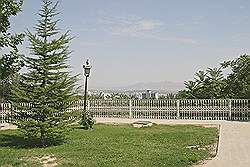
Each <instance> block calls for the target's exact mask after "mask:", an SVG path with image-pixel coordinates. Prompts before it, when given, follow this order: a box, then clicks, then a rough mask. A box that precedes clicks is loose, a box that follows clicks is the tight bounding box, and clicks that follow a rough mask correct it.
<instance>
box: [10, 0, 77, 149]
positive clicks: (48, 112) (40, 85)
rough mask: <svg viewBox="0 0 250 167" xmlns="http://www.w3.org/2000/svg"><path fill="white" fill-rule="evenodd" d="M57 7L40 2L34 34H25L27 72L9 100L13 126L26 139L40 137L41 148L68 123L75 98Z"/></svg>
mask: <svg viewBox="0 0 250 167" xmlns="http://www.w3.org/2000/svg"><path fill="white" fill-rule="evenodd" d="M57 5H58V3H56V4H54V3H53V2H52V1H50V0H43V5H42V8H41V10H40V12H39V16H40V20H39V21H38V24H37V25H36V26H35V33H32V32H30V31H28V32H27V36H28V38H29V41H30V47H29V49H30V53H31V56H26V57H24V62H25V67H26V68H27V70H28V72H27V73H25V74H23V75H21V79H20V83H19V84H18V86H17V87H16V88H15V89H14V90H13V94H14V95H13V99H12V102H13V106H14V107H13V112H14V115H15V118H16V124H17V125H18V127H19V128H21V129H23V130H24V132H25V134H26V135H27V136H29V137H38V138H40V142H41V145H42V146H46V145H47V144H48V141H49V140H48V139H50V138H57V137H58V134H61V132H62V130H63V129H62V128H63V127H65V125H66V124H67V123H68V122H69V119H68V117H66V116H65V115H67V112H66V109H67V108H69V107H70V102H71V101H73V100H76V98H77V96H76V91H75V86H76V81H77V78H76V77H77V76H73V77H72V76H70V72H69V68H70V67H69V65H67V60H68V59H69V58H70V56H69V55H70V51H69V42H70V40H71V38H70V37H69V32H66V33H64V34H62V35H61V34H60V33H59V29H58V28H57V23H58V20H54V17H55V16H57V15H58V12H57V10H56V8H57ZM22 104H26V105H22ZM27 104H28V105H27Z"/></svg>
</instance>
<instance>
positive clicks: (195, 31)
mask: <svg viewBox="0 0 250 167" xmlns="http://www.w3.org/2000/svg"><path fill="white" fill-rule="evenodd" d="M59 2H60V3H59V7H58V10H59V11H60V14H59V15H58V16H57V18H56V19H60V22H59V27H60V29H61V31H62V32H65V31H67V30H70V32H71V36H72V37H74V39H73V40H72V42H71V44H70V49H71V50H72V51H73V53H72V54H71V59H70V61H69V63H70V65H71V67H72V69H71V70H72V72H73V74H82V70H83V69H82V65H83V64H84V63H85V61H86V59H89V61H90V64H91V65H92V69H91V76H90V78H89V86H90V88H96V87H110V86H126V85H130V84H134V83H138V82H161V81H171V82H184V81H185V80H190V79H192V78H193V76H194V73H195V72H197V71H198V70H205V69H206V68H208V67H217V66H219V64H220V63H221V62H223V61H225V60H232V59H235V58H237V57H239V55H241V54H249V53H250V45H249V38H250V10H249V8H250V1H249V0H220V1H218V0H188V1H187V0H71V1H70V0H60V1H59ZM40 7H41V1H40V0H25V2H24V5H23V11H22V13H19V14H18V16H16V17H13V18H12V20H11V24H12V27H11V31H13V32H16V33H18V32H23V31H26V30H27V29H29V30H30V31H34V29H33V27H34V25H35V24H37V21H36V20H37V19H38V18H39V17H38V15H37V13H38V11H39V9H40ZM28 44H29V42H28V41H27V40H26V41H25V42H24V46H23V47H22V48H21V51H22V52H23V53H24V54H26V55H28V54H29V51H28V49H27V46H28ZM82 83H83V82H82Z"/></svg>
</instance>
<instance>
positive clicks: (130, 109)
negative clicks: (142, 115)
mask: <svg viewBox="0 0 250 167" xmlns="http://www.w3.org/2000/svg"><path fill="white" fill-rule="evenodd" d="M129 118H133V113H132V100H131V99H130V100H129Z"/></svg>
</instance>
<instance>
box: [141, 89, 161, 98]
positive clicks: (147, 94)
mask: <svg viewBox="0 0 250 167" xmlns="http://www.w3.org/2000/svg"><path fill="white" fill-rule="evenodd" d="M158 98H159V94H158V93H157V92H152V91H151V90H147V91H146V92H144V93H142V99H158Z"/></svg>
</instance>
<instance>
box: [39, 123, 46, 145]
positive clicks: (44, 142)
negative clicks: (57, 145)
mask: <svg viewBox="0 0 250 167" xmlns="http://www.w3.org/2000/svg"><path fill="white" fill-rule="evenodd" d="M40 133H41V136H40V144H41V146H42V147H45V146H46V139H45V131H44V128H42V127H40Z"/></svg>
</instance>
